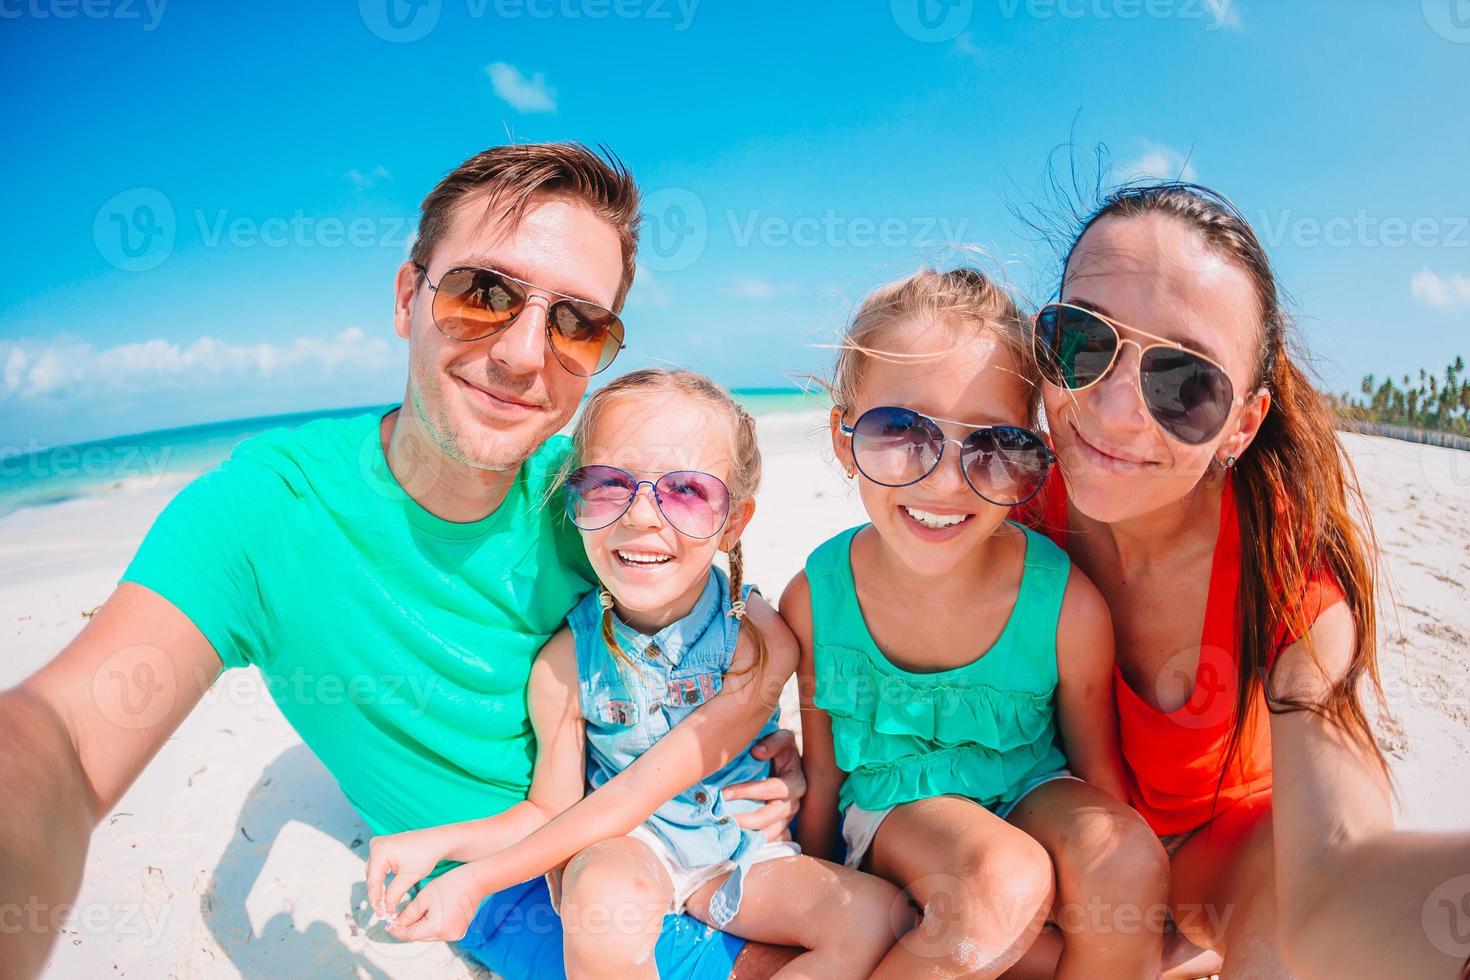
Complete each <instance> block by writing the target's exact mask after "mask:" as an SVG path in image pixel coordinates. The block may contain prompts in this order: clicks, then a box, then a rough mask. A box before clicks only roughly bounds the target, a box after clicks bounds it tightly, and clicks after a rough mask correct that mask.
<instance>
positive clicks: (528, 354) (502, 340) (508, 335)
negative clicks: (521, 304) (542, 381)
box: [490, 296, 548, 376]
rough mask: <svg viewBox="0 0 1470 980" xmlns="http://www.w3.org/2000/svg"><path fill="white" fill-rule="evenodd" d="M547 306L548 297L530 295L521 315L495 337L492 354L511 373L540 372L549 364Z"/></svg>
mask: <svg viewBox="0 0 1470 980" xmlns="http://www.w3.org/2000/svg"><path fill="white" fill-rule="evenodd" d="M547 307H548V303H547V300H546V298H545V297H544V296H532V297H530V298H529V299H527V300H526V308H525V309H523V310H521V312H520V315H519V316H517V317H516V318H515V319H514V320H512V321H511V322H510V324H509V325H507V326H506V328H505V329H504V330H502V331H500V332H499V333H498V334H496V335H495V336H494V337H493V338H492V340H491V344H490V357H491V359H492V360H494V361H495V362H496V363H497V364H499V365H500V366H501V367H502V368H504V369H505V372H506V373H507V374H510V375H518V376H525V375H531V374H538V373H540V371H541V369H542V368H544V367H545V366H546V314H547Z"/></svg>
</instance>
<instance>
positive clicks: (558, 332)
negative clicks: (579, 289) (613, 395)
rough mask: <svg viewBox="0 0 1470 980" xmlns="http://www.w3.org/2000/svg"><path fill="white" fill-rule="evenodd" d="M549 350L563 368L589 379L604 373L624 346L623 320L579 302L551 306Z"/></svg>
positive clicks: (596, 307) (563, 301) (556, 303)
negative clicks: (554, 354) (600, 372)
mask: <svg viewBox="0 0 1470 980" xmlns="http://www.w3.org/2000/svg"><path fill="white" fill-rule="evenodd" d="M550 315H551V349H552V350H553V351H554V352H555V353H556V359H557V360H558V361H560V362H561V364H562V367H564V368H566V369H567V370H568V371H570V372H572V373H573V374H577V375H581V376H582V377H584V378H585V377H591V376H592V375H594V374H597V373H598V372H599V371H603V370H606V368H607V367H608V365H610V364H612V362H613V358H614V357H617V355H618V351H619V350H621V349H622V347H623V321H622V320H620V319H618V315H617V314H616V313H613V312H612V311H611V310H605V309H603V308H602V307H600V306H596V305H594V304H592V303H583V302H581V301H579V300H569V299H564V300H558V301H557V302H555V303H553V304H551V313H550Z"/></svg>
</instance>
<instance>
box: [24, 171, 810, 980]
mask: <svg viewBox="0 0 1470 980" xmlns="http://www.w3.org/2000/svg"><path fill="white" fill-rule="evenodd" d="M637 229H638V191H637V188H636V185H635V184H634V182H633V180H632V177H631V176H630V175H629V174H628V172H627V171H626V169H624V168H623V167H622V165H621V164H620V163H618V162H617V161H616V160H611V159H603V158H600V157H599V156H597V155H596V154H594V153H592V152H591V151H589V150H588V149H586V148H585V147H582V146H579V145H571V144H542V145H521V146H502V147H495V148H492V149H490V150H487V151H485V152H483V153H480V154H478V155H476V156H474V157H472V158H470V159H469V160H467V161H466V162H465V163H464V164H462V165H461V166H460V167H459V168H457V169H456V170H454V171H453V172H452V173H450V174H449V175H448V176H447V177H445V178H444V180H443V181H442V182H440V184H439V185H438V186H437V187H435V188H434V190H433V191H432V192H431V193H430V194H429V195H428V197H426V198H425V199H424V202H423V214H422V218H421V221H420V225H419V235H418V239H417V242H416V244H415V246H414V250H413V255H412V257H411V260H410V261H408V262H405V263H404V264H403V265H402V266H401V267H400V268H399V270H398V275H397V280H396V282H395V306H394V328H395V330H396V331H397V332H398V334H399V336H401V337H403V338H405V339H406V340H407V341H408V344H409V377H408V385H407V393H406V396H405V398H404V403H403V405H402V406H401V407H399V408H396V409H393V410H391V411H388V412H386V413H385V414H381V415H378V414H371V415H364V416H360V417H358V418H355V419H347V420H333V421H322V422H316V423H312V424H310V425H307V426H303V427H302V428H300V429H297V430H295V431H290V432H281V431H278V432H274V433H267V434H265V435H263V436H260V437H258V438H256V439H252V440H249V441H247V442H245V443H242V444H241V445H240V446H239V447H237V449H236V450H235V452H234V454H233V455H232V456H231V458H230V459H229V460H227V461H226V462H225V463H224V464H222V465H221V466H220V467H219V468H218V469H217V470H215V471H213V472H211V473H208V474H205V475H204V476H202V477H200V478H199V479H198V480H196V481H195V482H194V483H192V484H190V485H189V486H188V487H187V488H185V489H184V490H183V491H182V492H181V493H180V494H179V495H178V497H177V498H176V499H175V500H174V501H173V502H172V503H171V504H170V505H169V506H168V508H167V509H166V510H165V511H164V512H163V514H161V515H160V517H159V518H158V521H157V522H156V524H155V525H154V527H153V529H152V530H151V531H150V532H149V534H148V536H147V538H146V539H145V540H144V542H143V544H142V546H141V547H140V548H139V551H138V554H137V556H136V557H135V558H134V560H133V562H132V564H131V565H130V566H129V567H128V570H127V572H126V573H125V574H124V576H123V580H122V582H121V583H120V584H119V585H118V588H117V590H116V591H115V592H114V593H113V595H112V597H111V598H110V599H109V600H108V601H107V602H106V604H104V605H103V606H102V608H101V609H100V610H99V611H98V612H97V614H96V615H95V616H94V617H93V618H92V620H91V622H90V623H89V624H88V625H87V627H86V628H85V629H84V630H83V631H82V632H81V633H80V634H79V635H78V636H77V638H76V639H75V640H74V641H72V643H71V644H70V645H69V646H68V647H67V648H66V649H65V650H64V651H62V653H61V654H60V655H59V656H58V657H57V658H56V659H55V660H54V661H52V662H51V663H50V664H48V665H47V666H45V667H44V668H42V669H41V670H40V671H38V672H37V673H36V674H35V675H34V676H32V677H30V678H28V679H27V680H26V681H25V682H24V683H23V684H22V685H21V686H20V687H18V688H16V689H14V690H12V691H9V692H6V693H4V694H3V695H0V772H3V773H4V774H5V776H4V780H3V782H0V904H3V903H8V902H19V903H22V904H24V903H27V902H34V901H39V902H43V903H47V904H48V905H50V906H52V907H54V906H55V905H56V904H57V903H60V902H66V901H69V900H70V899H72V898H73V897H74V896H75V894H76V891H77V888H78V886H79V883H80V877H81V869H82V867H83V861H84V857H85V853H86V846H87V840H88V837H89V835H90V833H91V830H92V828H93V826H94V825H95V824H96V822H97V821H98V820H99V819H101V818H102V817H103V816H105V815H106V814H107V813H108V812H109V811H110V810H111V809H112V807H113V806H114V805H115V803H116V801H117V800H118V798H119V797H120V796H121V795H122V794H123V792H124V791H125V790H126V789H127V788H128V786H129V785H130V784H131V783H132V781H133V780H134V778H136V776H137V775H138V773H139V772H140V771H141V770H142V768H143V767H144V766H145V765H146V764H147V762H148V760H149V759H150V758H151V757H152V756H153V754H154V753H155V752H157V750H158V748H159V746H161V745H162V744H163V742H164V741H165V739H167V738H168V736H169V735H170V733H172V732H173V731H174V729H175V728H177V726H178V725H179V723H180V722H181V721H182V720H183V718H184V717H185V716H186V715H187V714H188V713H189V711H190V710H191V709H192V708H193V706H194V705H195V704H196V703H197V702H198V700H199V699H200V698H201V696H202V695H203V694H204V692H205V691H206V690H207V689H208V688H209V686H210V685H211V684H212V683H213V682H214V680H215V678H216V677H217V676H218V674H219V673H220V671H221V669H222V667H238V666H243V665H246V664H255V665H257V666H259V667H260V669H261V671H262V673H263V675H264V676H265V679H266V682H267V685H268V687H269V689H270V690H271V692H272V696H273V698H274V699H275V701H276V703H277V704H278V705H279V706H280V708H281V711H282V713H283V714H284V715H285V716H286V718H287V720H288V721H290V722H291V724H292V725H293V726H294V727H295V729H296V730H297V732H298V733H299V734H300V735H301V738H302V740H303V741H304V742H306V744H307V745H308V746H309V747H310V748H311V749H312V750H313V751H314V752H315V753H316V754H317V756H318V757H320V759H321V760H322V762H323V763H324V764H325V765H326V767H327V769H328V770H329V771H331V773H332V774H333V775H334V776H335V777H336V779H337V781H338V783H339V784H340V785H341V787H342V789H343V791H344V792H345V793H346V795H347V797H348V799H349V800H350V801H351V802H352V804H353V805H354V807H356V809H357V810H358V812H359V813H360V814H361V815H362V817H363V819H364V821H366V823H367V824H368V826H369V827H370V828H371V829H372V832H373V833H374V834H388V833H395V832H398V831H403V830H409V829H413V828H418V827H425V826H431V825H435V824H442V823H450V822H455V821H460V820H466V819H471V818H475V817H482V816H486V815H489V814H492V813H497V812H499V811H501V810H504V809H505V808H507V807H509V806H510V805H511V804H513V803H515V802H517V801H518V800H521V799H523V798H524V797H525V794H526V791H527V788H528V786H529V783H530V775H531V765H532V759H533V756H534V745H533V744H532V739H531V729H530V725H529V721H528V717H527V709H526V703H525V685H526V680H527V676H528V672H529V669H530V665H531V662H532V659H533V658H534V656H535V654H536V651H537V650H538V649H539V648H540V646H541V645H542V644H543V643H544V642H545V641H546V640H547V639H548V638H549V637H550V636H551V634H552V633H553V632H555V631H556V629H557V628H558V627H559V626H560V625H561V622H562V620H563V618H564V616H565V615H566V613H567V612H568V611H569V610H570V609H571V608H572V606H573V605H574V604H575V603H576V601H577V600H578V598H579V597H580V596H581V595H582V594H583V593H584V592H585V591H586V590H587V589H589V588H590V587H591V586H592V584H593V578H592V573H591V570H590V568H589V567H588V565H587V563H586V560H585V557H584V556H583V554H582V549H581V544H580V541H579V540H578V539H577V537H576V535H575V533H574V531H573V530H572V529H570V528H569V527H568V526H567V524H566V523H565V522H564V521H562V520H561V519H560V511H559V508H556V507H555V506H551V507H548V506H545V503H546V501H547V498H548V497H549V496H550V494H551V491H552V490H553V489H554V486H553V484H554V480H555V475H556V473H557V471H558V469H559V467H560V464H561V463H562V461H563V459H564V458H565V454H566V453H567V451H568V449H569V446H568V443H567V440H566V439H565V438H564V437H561V436H556V435H555V433H556V432H557V430H559V429H560V428H561V427H562V426H563V425H564V424H566V422H567V421H568V420H569V419H570V418H571V416H572V414H573V412H574V411H575V410H576V408H577V405H578V403H579V402H580V400H581V398H582V395H583V393H584V392H585V390H586V387H587V379H588V376H589V375H591V374H593V373H595V372H596V371H598V370H601V369H602V368H604V367H606V366H607V363H608V362H609V361H610V360H611V357H612V356H613V355H615V354H616V352H617V349H618V348H619V347H620V346H621V340H622V326H621V322H620V321H619V320H618V319H617V317H616V315H615V314H616V311H617V310H619V309H621V307H622V305H623V301H624V299H625V298H626V296H627V293H628V288H629V286H630V285H631V284H632V280H633V271H634V255H635V251H636V245H637ZM323 680H329V681H331V682H332V684H333V687H334V689H335V690H338V691H345V692H347V696H346V697H331V698H327V697H320V696H316V694H315V693H314V692H317V691H320V690H321V689H322V682H323ZM407 691H413V692H425V693H426V696H423V697H418V696H408V695H406V694H405V693H403V692H407ZM761 751H762V753H763V754H764V755H767V756H772V757H774V759H775V766H776V769H777V772H778V773H779V776H780V778H773V779H770V780H766V781H764V782H762V783H758V784H753V785H751V786H748V787H743V788H741V790H740V792H741V795H748V796H751V797H753V798H759V799H765V800H768V801H770V802H768V805H767V806H765V807H764V808H763V809H762V810H760V811H759V812H757V813H756V814H754V815H752V817H751V818H750V825H752V826H757V827H759V828H760V829H763V830H766V831H767V832H768V833H771V834H773V835H774V834H779V833H780V832H781V828H782V827H784V825H785V823H786V822H787V821H788V820H789V819H790V817H791V816H792V815H793V814H794V812H795V806H796V801H797V800H798V799H799V797H800V795H801V793H802V791H803V789H804V784H803V782H802V780H801V775H800V766H799V762H798V760H797V758H796V753H795V749H794V745H793V744H792V740H791V738H790V736H789V734H784V733H783V734H782V735H778V736H773V739H772V741H770V742H769V743H768V744H765V745H763V746H762V747H761ZM546 904H547V896H546V892H545V887H544V885H543V884H542V882H540V881H539V880H538V881H535V882H530V883H527V884H526V885H522V886H520V887H519V888H516V889H512V890H511V891H510V892H505V893H501V894H499V895H495V896H491V897H490V898H488V899H487V900H486V901H485V903H484V905H483V906H482V907H481V909H480V912H479V914H478V915H477V917H476V919H475V921H474V923H473V924H472V925H471V926H470V930H469V932H468V933H467V935H466V936H465V938H464V940H463V941H462V942H463V945H464V947H465V948H466V949H467V950H468V951H469V952H470V953H471V954H472V955H474V956H475V957H476V958H478V959H480V960H481V961H482V962H484V963H485V964H486V965H488V966H490V967H491V968H492V969H494V970H496V971H498V972H500V973H502V974H504V975H506V976H507V977H509V978H516V977H521V976H546V975H557V974H559V973H560V971H561V935H560V924H559V923H555V922H554V920H553V919H552V918H551V917H550V915H549V914H546V912H545V910H544V908H543V907H544V906H545V905H546ZM532 921H540V922H543V923H545V922H551V923H554V925H553V927H552V928H550V929H547V928H540V929H533V928H527V927H526V926H525V925H524V924H525V923H527V922H532ZM513 923H520V924H521V925H520V926H519V927H515V926H513V925H508V924H513ZM670 923H671V925H677V924H678V923H677V920H673V919H671V920H670ZM706 933H707V931H706V930H705V929H704V928H703V927H702V926H701V927H700V928H697V929H689V928H672V929H666V932H665V937H664V939H661V940H660V944H659V949H658V961H659V967H660V972H661V973H662V974H663V975H665V976H698V977H705V976H725V975H727V974H729V973H730V972H731V967H732V964H733V963H734V961H735V959H736V957H737V955H738V956H739V959H740V972H741V975H742V976H746V975H758V974H762V973H764V972H766V971H767V970H768V969H769V968H770V966H771V965H773V964H776V963H779V962H781V961H782V960H783V959H784V956H783V955H782V954H781V953H780V952H779V951H776V950H771V949H756V948H748V949H745V950H741V948H740V943H739V941H738V940H735V939H733V938H732V937H725V936H721V935H719V934H713V935H707V934H706ZM53 938H54V937H52V936H50V935H35V934H30V935H22V936H21V937H20V938H19V941H18V945H17V946H16V951H15V952H7V954H6V959H7V960H8V961H9V962H7V963H6V966H7V967H11V968H13V967H15V966H18V967H19V971H20V974H21V975H27V974H31V973H35V972H38V971H39V969H40V968H41V966H42V964H43V962H44V959H45V956H46V952H47V950H48V948H49V946H50V943H51V941H52V939H53Z"/></svg>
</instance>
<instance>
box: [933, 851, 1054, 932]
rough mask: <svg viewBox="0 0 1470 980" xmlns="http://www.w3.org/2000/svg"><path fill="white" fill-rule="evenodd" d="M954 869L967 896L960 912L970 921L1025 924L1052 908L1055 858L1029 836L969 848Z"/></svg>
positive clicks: (964, 897) (963, 852)
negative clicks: (1053, 864) (1052, 858)
mask: <svg viewBox="0 0 1470 980" xmlns="http://www.w3.org/2000/svg"><path fill="white" fill-rule="evenodd" d="M955 867H956V872H957V877H958V879H959V882H960V887H961V889H962V892H963V897H962V901H960V902H959V904H958V905H957V908H959V909H961V910H962V917H963V918H964V919H965V920H967V921H968V920H970V919H975V920H977V921H979V922H987V923H988V922H995V921H1001V922H1009V923H1015V924H1018V925H1026V924H1028V923H1029V922H1030V921H1031V919H1032V918H1034V917H1035V916H1036V915H1038V914H1042V913H1044V912H1045V911H1046V910H1047V909H1048V908H1050V907H1051V900H1052V895H1053V888H1054V882H1055V875H1054V872H1053V869H1052V862H1051V858H1050V857H1049V856H1048V855H1047V853H1046V849H1045V848H1044V847H1042V846H1041V845H1040V844H1039V843H1037V842H1036V841H1035V840H1034V839H1033V838H1031V837H1029V836H1027V835H1025V834H1019V833H1018V834H1016V835H1014V837H1012V838H1011V839H1008V840H1005V841H999V842H997V841H994V840H991V841H989V842H987V843H985V844H984V845H982V846H975V847H966V848H964V849H963V850H962V851H961V853H960V854H958V855H957V860H956V863H955ZM996 916H999V917H1000V918H999V919H998V920H997V919H996Z"/></svg>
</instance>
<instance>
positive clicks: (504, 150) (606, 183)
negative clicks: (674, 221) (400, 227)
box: [412, 143, 639, 312]
mask: <svg viewBox="0 0 1470 980" xmlns="http://www.w3.org/2000/svg"><path fill="white" fill-rule="evenodd" d="M470 195H479V196H480V197H481V198H482V200H484V201H485V202H486V205H487V206H489V205H490V204H491V202H493V203H494V206H495V207H496V208H497V209H500V208H504V209H505V210H506V213H507V214H508V215H509V216H510V219H511V221H513V222H519V221H520V219H521V216H522V215H524V214H525V212H526V209H527V207H529V206H530V205H531V204H533V203H537V202H539V201H542V200H546V199H548V198H566V199H569V200H573V201H577V202H579V203H581V204H584V205H586V206H587V207H588V208H590V209H591V210H592V212H593V213H594V214H596V215H597V216H598V217H600V218H603V219H604V220H606V221H607V222H608V224H610V225H612V226H613V227H614V228H615V229H617V232H618V241H619V242H620V243H621V245H622V248H623V276H622V281H621V282H620V283H619V284H618V292H617V296H616V297H615V298H614V299H613V310H614V312H616V311H618V310H621V309H622V307H623V301H624V300H625V299H626V298H627V296H628V288H629V287H630V286H632V285H633V270H634V266H635V262H636V259H637V254H638V218H639V214H638V185H637V184H636V183H634V181H633V175H632V174H631V173H629V172H628V168H627V167H626V166H624V165H623V162H622V161H621V160H619V159H618V158H617V157H616V156H615V155H614V154H613V153H612V152H611V151H610V150H608V149H607V148H606V147H600V148H599V150H592V149H591V148H589V147H587V146H584V145H583V144H581V143H519V144H514V145H510V146H492V147H491V148H490V149H488V150H483V151H481V152H480V153H476V154H475V155H474V156H472V157H470V158H469V159H468V160H466V161H465V162H464V163H461V164H460V165H459V166H458V167H455V168H454V170H452V171H450V172H449V174H448V175H446V176H445V178H444V179H443V180H441V181H439V184H438V186H436V187H435V188H434V189H433V190H432V191H430V192H429V194H428V196H427V197H425V198H424V203H423V204H422V205H421V208H420V210H421V212H422V214H421V216H420V218H419V233H418V239H417V240H416V241H415V242H414V244H413V256H412V258H413V261H414V262H417V263H418V264H419V265H420V266H422V267H423V268H426V269H427V268H428V267H429V259H430V257H431V256H432V255H433V254H434V249H435V248H436V247H437V246H438V244H439V243H440V242H441V241H443V239H444V236H445V235H446V234H447V233H448V232H449V226H450V223H451V222H452V221H453V219H454V211H455V208H456V207H457V206H458V205H459V204H460V203H461V202H462V201H464V200H465V199H467V198H468V197H470Z"/></svg>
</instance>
